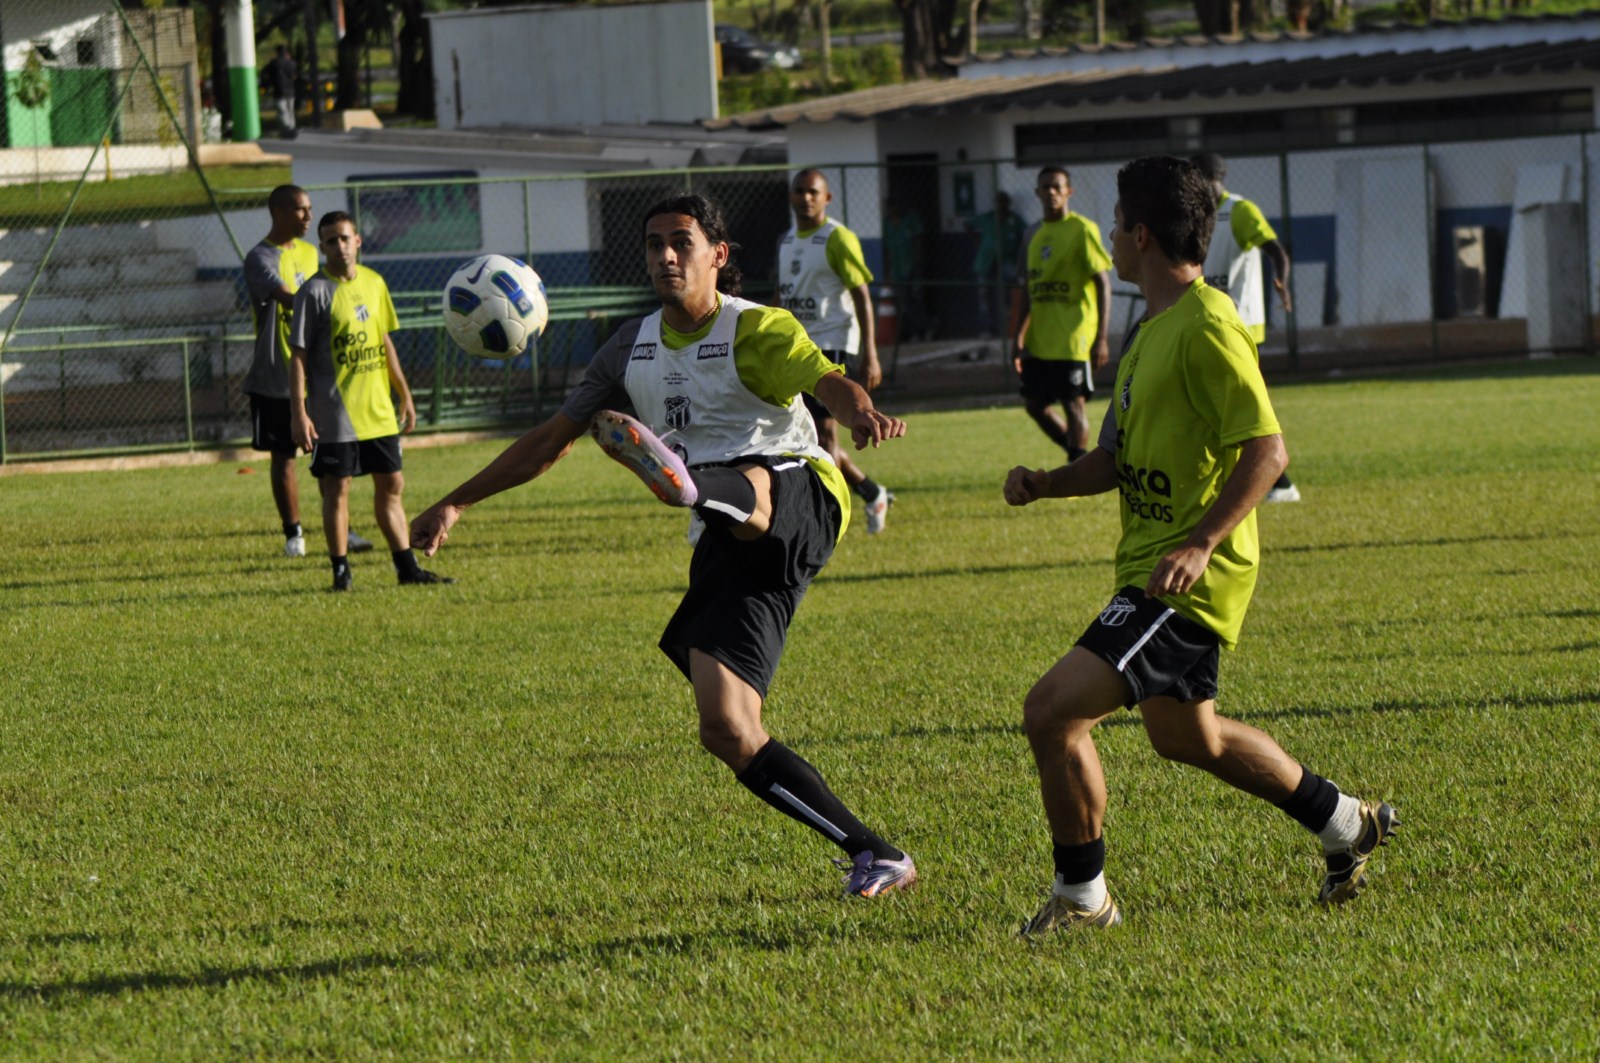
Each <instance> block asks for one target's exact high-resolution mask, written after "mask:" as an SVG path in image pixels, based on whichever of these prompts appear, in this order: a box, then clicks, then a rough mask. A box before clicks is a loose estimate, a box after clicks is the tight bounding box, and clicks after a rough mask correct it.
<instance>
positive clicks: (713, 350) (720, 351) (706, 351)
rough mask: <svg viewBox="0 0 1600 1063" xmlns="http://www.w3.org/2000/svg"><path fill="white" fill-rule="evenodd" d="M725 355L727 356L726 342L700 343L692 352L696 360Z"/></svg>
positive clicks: (700, 360) (701, 360)
mask: <svg viewBox="0 0 1600 1063" xmlns="http://www.w3.org/2000/svg"><path fill="white" fill-rule="evenodd" d="M726 357H728V344H726V343H702V344H701V345H700V346H699V347H698V348H697V349H696V350H695V353H694V358H695V361H697V362H703V361H705V360H706V359H707V358H726Z"/></svg>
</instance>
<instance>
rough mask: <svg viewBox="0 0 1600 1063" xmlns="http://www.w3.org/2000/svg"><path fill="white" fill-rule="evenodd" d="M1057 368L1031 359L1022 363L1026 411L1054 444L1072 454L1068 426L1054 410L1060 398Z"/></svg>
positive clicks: (1042, 361) (1022, 391)
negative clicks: (1057, 385)
mask: <svg viewBox="0 0 1600 1063" xmlns="http://www.w3.org/2000/svg"><path fill="white" fill-rule="evenodd" d="M1054 364H1055V363H1053V362H1048V361H1046V360H1044V359H1043V358H1034V357H1031V356H1025V357H1024V358H1023V359H1022V382H1021V386H1020V391H1021V394H1022V408H1023V409H1024V410H1026V411H1027V413H1028V416H1029V417H1031V418H1033V423H1034V424H1036V425H1038V426H1039V430H1040V431H1042V432H1043V433H1044V434H1045V435H1046V436H1047V437H1048V438H1049V439H1050V442H1052V443H1054V444H1055V445H1056V446H1058V447H1060V448H1061V449H1062V450H1068V449H1069V448H1070V446H1071V442H1072V440H1071V437H1070V435H1069V434H1068V432H1067V423H1066V422H1065V421H1064V420H1062V419H1061V416H1060V415H1059V414H1057V413H1056V411H1055V409H1054V407H1055V403H1056V401H1057V399H1058V398H1059V396H1058V394H1057V391H1058V389H1057V388H1056V386H1055V378H1056V376H1058V375H1059V374H1058V372H1057V371H1056V370H1055V369H1054V368H1053V366H1054Z"/></svg>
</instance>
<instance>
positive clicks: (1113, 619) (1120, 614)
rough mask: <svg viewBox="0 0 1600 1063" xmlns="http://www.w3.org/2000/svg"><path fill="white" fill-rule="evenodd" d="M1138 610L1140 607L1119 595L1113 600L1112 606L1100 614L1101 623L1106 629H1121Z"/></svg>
mask: <svg viewBox="0 0 1600 1063" xmlns="http://www.w3.org/2000/svg"><path fill="white" fill-rule="evenodd" d="M1138 610H1139V607H1138V606H1136V605H1134V604H1133V603H1132V602H1130V601H1128V599H1126V598H1124V597H1123V596H1122V595H1120V594H1119V595H1117V596H1116V597H1115V598H1113V599H1111V604H1110V605H1108V606H1106V607H1105V609H1104V610H1103V611H1102V612H1101V613H1100V623H1102V624H1104V625H1105V626H1106V627H1121V626H1122V625H1123V624H1126V623H1127V622H1128V617H1130V616H1132V615H1133V614H1134V613H1136V612H1138Z"/></svg>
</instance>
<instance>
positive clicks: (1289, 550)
mask: <svg viewBox="0 0 1600 1063" xmlns="http://www.w3.org/2000/svg"><path fill="white" fill-rule="evenodd" d="M1592 538H1594V533H1593V532H1589V531H1576V530H1572V531H1562V532H1528V533H1526V534H1521V535H1518V534H1516V533H1513V532H1502V533H1497V534H1493V535H1489V534H1485V535H1440V536H1436V537H1435V538H1432V539H1361V540H1356V541H1354V542H1347V543H1296V544H1294V545H1292V546H1272V545H1263V546H1262V548H1261V553H1262V554H1263V555H1271V554H1321V553H1327V552H1331V551H1336V550H1395V549H1404V548H1406V547H1412V546H1475V545H1479V544H1482V543H1539V542H1548V541H1549V540H1552V539H1592Z"/></svg>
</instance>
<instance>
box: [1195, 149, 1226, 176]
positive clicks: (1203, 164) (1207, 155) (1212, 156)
mask: <svg viewBox="0 0 1600 1063" xmlns="http://www.w3.org/2000/svg"><path fill="white" fill-rule="evenodd" d="M1189 161H1190V162H1192V163H1194V164H1195V165H1196V166H1198V167H1200V172H1201V173H1203V174H1205V175H1206V180H1208V181H1220V180H1222V179H1223V178H1225V177H1227V176H1228V164H1227V163H1225V162H1223V161H1222V156H1221V155H1218V154H1217V153H1216V152H1214V151H1206V152H1201V153H1200V154H1199V155H1191V156H1190V157H1189Z"/></svg>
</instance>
